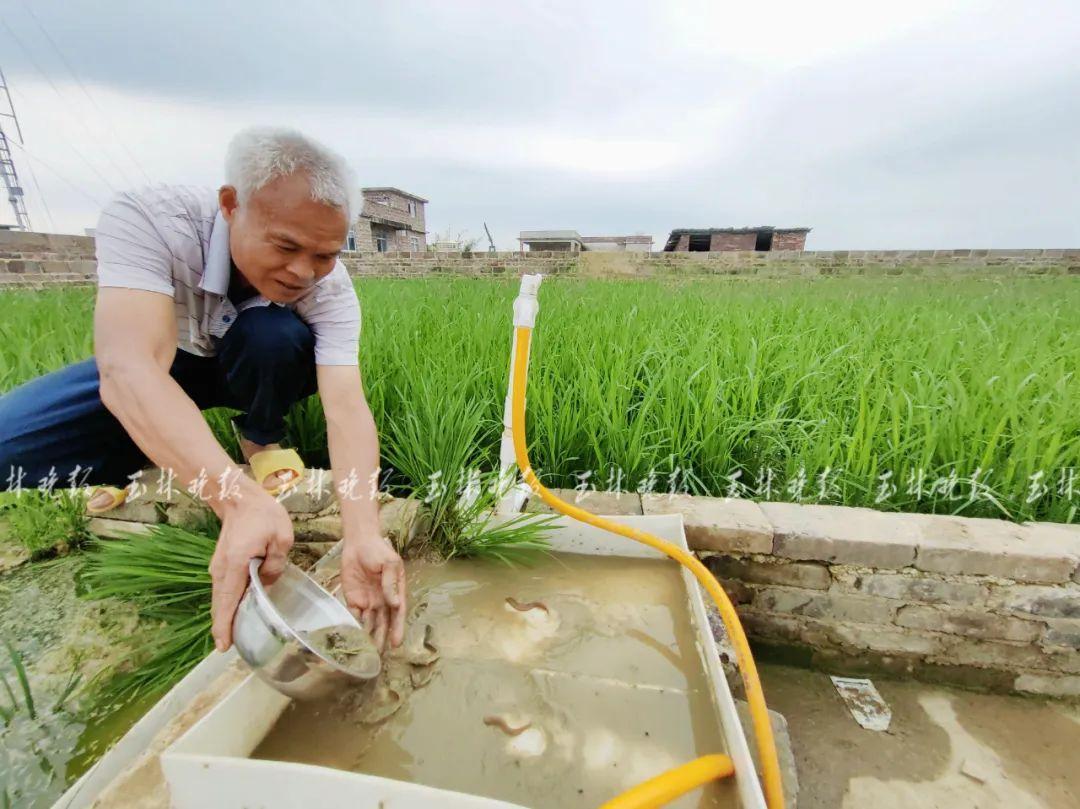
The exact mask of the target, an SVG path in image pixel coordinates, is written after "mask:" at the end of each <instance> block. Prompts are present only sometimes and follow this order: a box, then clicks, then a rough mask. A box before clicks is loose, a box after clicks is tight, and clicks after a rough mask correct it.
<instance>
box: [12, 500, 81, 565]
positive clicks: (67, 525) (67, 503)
mask: <svg viewBox="0 0 1080 809" xmlns="http://www.w3.org/2000/svg"><path fill="white" fill-rule="evenodd" d="M85 503H86V501H85V499H84V497H83V494H82V492H81V491H79V490H72V489H58V490H55V491H52V492H48V491H43V490H38V489H24V490H23V491H21V492H11V493H7V494H6V495H5V497H4V499H3V501H0V516H2V517H3V519H4V522H5V523H6V525H7V534H8V536H9V537H11V538H12V539H14V540H15V541H16V542H18V543H19V544H21V545H22V546H23V547H24V548H26V550H28V551H29V552H30V554H31V558H34V559H39V558H42V557H45V556H49V555H52V554H54V553H56V552H57V551H65V550H67V549H70V548H77V547H80V546H81V545H83V544H84V543H85V542H86V541H87V540H88V539H89V538H90V531H89V528H88V524H89V520H88V518H87V516H86V505H85Z"/></svg>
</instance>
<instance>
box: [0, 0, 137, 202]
mask: <svg viewBox="0 0 1080 809" xmlns="http://www.w3.org/2000/svg"><path fill="white" fill-rule="evenodd" d="M0 23H3V26H4V29H5V30H6V31H7V32H8V34H9V35H10V36H11V38H12V39H14V40H15V44H16V45H18V46H19V48H20V49H21V50H22V52H23V53H24V54H25V56H26V58H27V60H29V62H30V64H31V65H33V67H34V69H35V70H36V71H37V72H38V73H39V74H41V77H42V78H43V79H45V81H46V82H47V83H48V85H49V86H50V87H52V89H53V92H54V93H56V95H57V97H58V98H59V99H60V101H61V104H62V105H63V102H64V94H63V93H61V92H60V88H59V87H57V86H56V83H55V82H54V81H53V80H52V79H51V78H50V77H49V75H48V74H47V73H46V72H45V71H44V70H42V68H41V65H40V64H38V61H37V60H36V59H35V58H34V55H33V53H32V52H31V51H30V49H29V48H27V47H26V45H25V44H23V41H22V39H21V38H20V37H19V35H18V34H16V33H15V31H14V30H13V29H12V27H11V26H10V25H9V24H8V21H7V19H5V18H4V17H0ZM64 109H67V106H66V105H64ZM67 146H68V148H69V149H71V151H72V153H74V154H75V156H76V157H78V158H79V159H80V160H82V161H83V163H85V164H86V166H87V167H88V168H89V169H90V170H91V171H92V172H94V174H96V175H97V176H98V178H99V179H100V180H101V181H102V182H103V183H105V185H107V186H108V187H109V190H111V191H116V187H115V186H114V185H113V184H112V183H111V182H109V179H108V177H106V176H105V175H104V174H102V173H101V172H100V171H98V170H97V168H96V167H95V166H94V164H93V163H91V162H90V160H89V159H88V158H87V157H86V155H85V154H83V153H82V152H81V151H80V150H79V149H78V148H77V147H76V146H75V145H74V144H73V143H72V142H71V140H70V139H69V140H68V141H67ZM102 154H103V155H104V157H105V159H106V160H108V161H109V162H110V163H112V164H113V168H115V169H116V170H117V171H118V172H120V174H121V175H123V177H124V182H125V183H127V184H129V185H130V184H131V180H130V179H129V178H128V176H127V172H125V171H124V169H123V168H122V167H120V166H119V165H117V164H116V162H115V161H113V159H112V158H111V157H110V156H109V153H108V152H105V151H102Z"/></svg>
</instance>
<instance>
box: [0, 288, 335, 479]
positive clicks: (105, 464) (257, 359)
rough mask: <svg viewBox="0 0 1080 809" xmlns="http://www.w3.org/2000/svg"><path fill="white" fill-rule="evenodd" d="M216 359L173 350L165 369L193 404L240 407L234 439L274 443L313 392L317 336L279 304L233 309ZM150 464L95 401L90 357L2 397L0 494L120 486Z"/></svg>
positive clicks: (98, 399)
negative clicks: (49, 484)
mask: <svg viewBox="0 0 1080 809" xmlns="http://www.w3.org/2000/svg"><path fill="white" fill-rule="evenodd" d="M217 350H218V354H217V356H216V357H199V356H196V355H194V354H189V353H187V352H185V351H180V350H178V351H177V352H176V358H175V359H174V360H173V364H172V368H171V369H170V371H169V373H170V375H171V376H172V378H173V379H175V380H176V381H177V383H179V385H180V387H181V388H183V389H184V392H185V393H186V394H187V395H188V396H189V397H191V399H192V401H194V402H195V404H196V405H198V407H199V409H200V410H206V409H208V408H211V407H222V406H224V407H231V408H235V409H237V410H240V411H242V414H241V415H240V416H238V417H237V419H236V424H237V426H238V427H239V429H240V433H241V435H243V436H244V437H245V438H248V439H250V440H251V441H254V442H256V443H258V444H271V443H274V442H277V441H280V440H281V439H282V438H283V437H284V435H285V415H286V413H288V411H289V408H290V407H292V405H293V404H295V403H296V402H297V401H299V400H300V399H303V398H304V397H306V396H310V395H311V394H312V393H314V392H315V391H316V380H315V337H314V335H313V334H312V333H311V330H310V329H309V328H308V326H307V324H305V323H304V322H303V321H302V320H300V318H298V317H297V316H296V314H295V313H293V312H292V311H291V310H289V309H286V308H284V307H281V306H274V305H271V306H256V307H252V308H250V309H245V310H244V311H242V312H240V313H239V315H237V318H236V321H235V322H234V323H233V325H232V327H231V328H230V329H229V331H228V332H226V333H225V336H224V337H222V338H220V340H219V341H218V345H217ZM149 463H150V461H149V459H148V458H147V457H146V456H145V455H144V454H143V452H142V450H140V449H139V448H138V446H136V444H135V442H134V441H132V440H131V438H130V437H129V436H128V434H127V431H126V430H125V429H124V427H123V425H121V424H120V422H119V421H117V419H116V417H115V416H113V415H112V413H110V412H109V411H108V410H107V409H106V408H105V405H103V404H102V402H101V396H100V394H99V377H98V369H97V363H96V362H95V361H94V359H93V358H91V359H88V360H85V361H84V362H79V363H75V364H74V365H69V366H68V367H67V368H63V369H61V370H59V371H54V372H53V373H51V374H47V375H45V376H42V377H39V378H38V379H34V380H32V381H30V382H27V383H26V384H24V385H21V386H20V387H17V388H15V389H14V390H12V391H10V392H8V393H6V394H4V395H3V396H0V490H2V489H4V488H8V487H10V486H11V485H12V484H14V482H15V481H16V480H18V479H20V475H21V480H22V484H21V485H22V486H23V487H24V488H32V487H35V486H38V485H40V482H41V481H42V480H43V479H46V478H48V477H49V476H55V478H57V479H58V480H57V485H58V486H61V487H62V486H68V485H70V484H71V480H70V476H71V475H72V474H73V473H75V474H76V475H77V478H78V481H79V482H84V483H88V484H111V485H120V486H122V485H126V484H127V483H129V479H128V478H129V476H130V475H132V474H133V473H135V472H136V471H138V470H139V469H142V468H144V467H145V466H147V465H148V464H149Z"/></svg>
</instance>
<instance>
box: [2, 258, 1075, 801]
mask: <svg viewBox="0 0 1080 809" xmlns="http://www.w3.org/2000/svg"><path fill="white" fill-rule="evenodd" d="M358 288H359V292H360V298H361V302H362V307H363V317H364V325H363V333H362V336H361V347H360V364H361V370H362V373H363V377H364V385H365V390H366V392H367V396H368V400H369V402H370V404H371V408H372V411H373V413H374V415H375V419H376V422H377V425H378V428H379V439H380V448H381V452H382V467H383V469H384V473H385V479H384V484H385V485H386V486H387V487H388V488H389V489H391V490H392V491H393V492H394V493H395V494H398V495H415V496H417V497H418V498H423V500H424V502H425V504H426V508H427V509H428V516H429V518H430V522H429V525H430V526H431V528H430V531H429V534H428V537H427V538H426V539H425V542H428V543H430V544H428V545H426V546H425V548H426V549H427V550H434V551H435V552H437V553H438V554H440V555H442V556H444V557H449V556H454V555H474V556H487V557H488V558H491V559H495V560H501V561H508V560H513V559H515V558H517V555H520V554H526V555H527V554H528V553H531V552H535V551H536V550H538V549H542V548H543V547H544V545H543V542H542V539H541V538H540V536H539V533H538V531H537V530H536V529H535V528H528V527H527V526H526V527H525V528H523V529H519V528H515V527H513V526H511V527H509V528H506V527H501V528H497V529H486V528H485V526H484V524H483V516H484V513H485V508H486V507H487V506H488V505H490V503H492V502H493V498H494V497H495V496H496V495H493V494H490V493H489V494H487V495H484V497H488V498H489V499H487V500H485V499H483V497H482V498H481V499H480V500H478V501H476V503H474V504H473V505H472V506H470V507H469V510H466V511H463V510H462V509H461V506H460V504H459V503H458V499H457V492H458V491H460V490H461V489H462V488H464V487H465V485H466V484H467V483H468V481H469V480H470V473H476V472H478V473H479V474H480V475H481V476H486V477H484V478H482V479H483V480H484V481H485V482H486V481H488V480H491V479H492V477H493V476H494V473H495V470H496V467H497V463H498V446H499V436H500V433H501V429H502V425H501V419H502V408H503V397H504V395H505V392H506V384H507V377H508V372H509V350H510V335H511V327H510V312H511V303H512V301H513V299H514V297H515V296H516V294H517V283H516V279H499V280H495V279H475V278H449V277H444V278H440V277H434V278H426V279H423V280H417V279H389V278H388V279H365V280H363V281H361V282H359V287H358ZM540 303H541V311H540V317H539V320H538V324H537V329H536V332H535V334H534V338H533V355H532V364H531V369H530V378H529V394H528V405H527V410H528V417H527V422H528V425H527V429H528V435H529V443H530V455H531V458H532V461H533V463H534V465H535V466H536V468H537V471H538V473H539V474H540V476H541V478H542V479H543V480H544V482H545V483H546V484H547V485H549V486H553V487H566V488H596V489H606V490H611V489H621V490H623V491H643V492H644V491H652V492H656V493H664V492H684V491H685V492H691V493H695V494H713V495H727V496H740V497H749V498H754V499H762V500H789V501H801V502H820V503H833V504H846V505H860V506H870V507H874V508H879V509H886V510H905V511H924V512H942V513H955V514H966V515H971V516H991V517H1002V518H1008V519H1016V520H1027V519H1038V520H1050V521H1059V522H1077V521H1078V515H1077V511H1078V505H1080V474H1078V473H1080V379H1078V372H1080V321H1078V319H1077V318H1076V314H1075V313H1076V312H1077V311H1080V281H1078V280H1077V279H1070V278H1023V279H1009V280H988V279H987V280H984V279H972V278H969V279H955V280H954V279H946V278H936V279H923V278H917V277H903V276H901V277H895V278H889V279H870V278H846V279H839V278H836V279H816V280H802V279H770V280H765V279H695V280H647V281H646V280H642V281H627V280H622V281H614V280H612V281H604V280H582V279H566V278H556V279H548V280H546V281H545V282H544V284H543V286H542V288H541V293H540ZM0 307H2V312H3V316H2V317H0V393H3V392H5V391H7V390H10V389H12V388H14V387H15V386H17V385H20V384H22V383H23V382H26V381H28V380H30V379H33V378H34V377H36V376H39V375H41V374H44V373H47V372H49V371H52V370H55V369H58V368H61V367H63V366H64V365H66V364H68V363H70V362H75V361H77V360H81V359H84V358H86V357H89V356H90V355H91V353H92V349H93V341H92V333H91V323H92V316H93V291H92V290H90V289H85V288H82V289H53V290H45V291H9V292H5V293H2V294H0ZM229 416H230V414H229V413H228V412H225V411H211V412H208V413H207V414H206V417H207V420H208V422H209V424H210V426H211V428H212V429H213V430H214V431H215V433H216V435H217V436H218V437H219V439H220V440H221V441H222V443H223V444H224V445H225V446H226V447H227V448H228V449H229V450H230V451H231V452H233V454H234V457H237V459H238V457H239V456H238V453H237V451H236V450H237V448H236V447H235V446H234V445H233V438H232V431H231V429H230V427H229V424H228V419H229ZM287 441H288V443H289V444H291V445H293V446H295V447H297V448H298V449H299V451H300V453H301V454H302V455H303V456H304V458H305V461H306V462H307V463H308V464H309V465H311V466H317V465H322V466H325V465H326V464H327V461H328V459H327V450H326V428H325V423H324V420H323V416H322V411H321V408H320V405H319V402H318V399H317V397H312V398H311V399H308V400H307V401H305V402H303V403H301V404H299V405H298V406H297V407H296V408H295V409H294V411H293V412H292V413H291V414H290V417H289V430H288V437H287ZM6 476H7V470H0V489H2V488H4V481H5V480H6ZM28 483H30V485H33V484H32V482H28ZM212 523H213V521H212V520H211V521H210V522H208V523H207V525H206V526H204V527H203V529H201V530H197V531H187V530H184V529H179V528H174V527H171V526H161V527H159V529H157V530H159V531H160V533H159V535H158V537H157V538H158V540H159V541H156V542H149V541H140V542H96V541H95V540H94V538H93V537H92V536H91V535H90V533H89V531H88V525H87V522H86V518H85V515H84V514H83V510H82V504H81V501H80V500H78V498H76V497H74V496H72V495H71V494H70V493H60V494H58V495H55V496H51V497H50V496H47V495H44V494H40V493H33V492H23V493H22V494H20V495H19V496H18V497H16V496H15V495H14V494H11V493H4V492H2V491H0V680H2V682H0V809H6V807H8V806H28V807H45V806H49V805H51V803H52V801H53V800H55V798H56V797H58V796H59V795H60V794H61V793H62V792H63V790H64V788H65V787H66V786H67V785H68V784H70V783H72V782H73V780H74V779H75V778H77V777H78V775H79V774H80V773H81V772H82V771H84V770H85V768H86V767H88V766H90V765H91V764H92V763H93V762H94V761H95V760H96V759H97V758H98V757H99V756H100V755H101V753H102V752H104V750H105V749H107V748H108V746H109V745H110V744H111V742H112V741H113V740H115V739H116V738H118V737H119V736H120V735H122V733H123V732H124V731H125V730H126V729H127V728H128V727H129V726H130V725H131V724H132V723H133V722H134V721H135V720H136V719H137V718H138V717H139V716H140V715H141V714H142V712H143V711H144V710H145V709H147V708H148V707H149V706H150V705H152V704H153V702H154V701H155V700H156V699H157V697H158V696H159V695H160V694H161V693H163V692H164V691H165V690H166V689H167V688H168V687H169V686H170V685H171V684H172V683H174V682H175V681H176V680H177V679H179V677H181V676H182V675H183V674H184V673H185V672H186V671H188V670H189V669H190V668H191V667H192V666H193V665H194V664H195V663H197V662H198V660H200V659H201V658H202V657H203V656H204V655H205V654H206V653H207V652H208V651H209V649H210V636H209V632H208V626H209V621H208V604H209V592H210V583H209V579H208V575H207V572H206V571H207V565H208V561H209V558H210V555H211V554H212V552H213V548H214V542H215V538H216V534H217V531H216V526H215V525H214V524H212ZM478 526H479V527H478ZM403 550H407V549H403ZM28 556H29V558H30V559H31V561H30V563H29V564H22V565H21V566H18V567H17V569H14V570H11V569H8V570H6V572H4V571H5V568H10V567H11V566H12V565H13V564H15V565H18V564H19V563H20V562H22V561H23V560H25V559H26V558H27V557H28ZM11 560H14V563H13V562H12V561H11Z"/></svg>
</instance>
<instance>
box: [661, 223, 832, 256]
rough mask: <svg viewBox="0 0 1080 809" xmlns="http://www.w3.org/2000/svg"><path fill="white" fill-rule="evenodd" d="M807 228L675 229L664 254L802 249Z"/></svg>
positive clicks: (804, 247)
mask: <svg viewBox="0 0 1080 809" xmlns="http://www.w3.org/2000/svg"><path fill="white" fill-rule="evenodd" d="M809 232H810V228H774V227H772V226H771V225H759V226H758V227H753V228H679V229H677V230H673V231H671V235H669V236H668V240H667V244H665V245H664V252H665V253H688V252H689V253H716V252H719V251H722V250H753V251H757V252H767V251H770V250H805V249H806V234H807V233H809Z"/></svg>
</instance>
